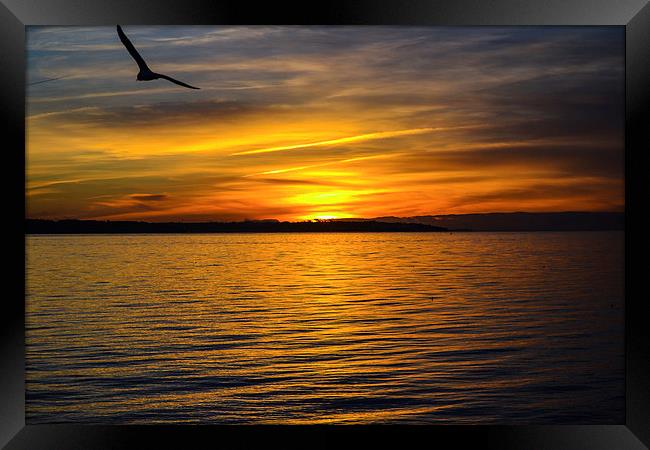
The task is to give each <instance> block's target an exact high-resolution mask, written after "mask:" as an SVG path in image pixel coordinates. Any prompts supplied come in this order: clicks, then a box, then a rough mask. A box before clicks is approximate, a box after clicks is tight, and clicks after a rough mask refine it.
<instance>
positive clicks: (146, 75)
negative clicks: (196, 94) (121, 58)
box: [117, 25, 201, 89]
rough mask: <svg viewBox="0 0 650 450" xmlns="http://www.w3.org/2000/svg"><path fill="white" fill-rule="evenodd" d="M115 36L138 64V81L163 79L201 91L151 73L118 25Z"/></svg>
mask: <svg viewBox="0 0 650 450" xmlns="http://www.w3.org/2000/svg"><path fill="white" fill-rule="evenodd" d="M117 35H118V36H119V37H120V41H122V44H124V46H125V47H126V49H127V50H128V51H129V53H130V54H131V56H132V57H133V59H135V62H136V63H138V67H139V68H140V71H139V72H138V77H137V80H138V81H151V80H157V79H159V78H163V79H165V80H167V81H171V82H172V83H176V84H178V85H179V86H183V87H186V88H190V89H201V88H197V87H194V86H190V85H189V84H186V83H183V82H182V81H178V80H175V79H173V78H172V77H169V76H167V75H163V74H162V73H156V72H153V71H152V70H151V69H150V68H149V66H147V63H146V62H144V59H142V56H140V53H138V51H137V50H136V49H135V47H134V46H133V44H132V43H131V41H129V38H128V37H126V34H124V31H122V27H121V26H119V25H118V26H117Z"/></svg>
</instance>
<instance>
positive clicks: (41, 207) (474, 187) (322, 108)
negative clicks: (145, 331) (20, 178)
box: [26, 26, 624, 222]
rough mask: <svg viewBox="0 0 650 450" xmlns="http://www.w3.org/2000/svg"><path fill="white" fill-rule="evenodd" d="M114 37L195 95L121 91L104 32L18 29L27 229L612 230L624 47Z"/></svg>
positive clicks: (346, 36)
mask: <svg viewBox="0 0 650 450" xmlns="http://www.w3.org/2000/svg"><path fill="white" fill-rule="evenodd" d="M124 29H125V32H126V33H127V35H128V36H129V37H130V38H131V39H132V40H133V42H134V44H135V46H136V47H137V48H138V49H139V50H140V51H141V52H142V54H143V56H144V57H145V58H146V59H147V61H148V63H149V64H150V65H151V67H152V68H153V70H161V71H163V72H164V73H169V74H171V75H173V76H177V77H179V78H180V79H182V80H184V81H186V82H188V83H191V84H194V85H197V86H199V87H201V90H196V91H193V90H189V89H184V88H183V87H179V86H176V85H173V84H170V83H168V82H166V81H164V80H162V81H161V80H158V81H152V82H138V81H136V80H135V74H136V73H137V67H136V65H135V63H134V61H133V60H132V59H131V58H130V55H129V54H128V53H127V51H126V50H125V48H124V47H123V46H122V44H121V43H120V42H119V39H118V38H117V35H116V33H115V29H114V27H30V28H29V29H28V33H27V47H28V73H27V77H28V84H30V85H29V86H28V91H27V118H26V128H27V153H26V160H27V161H26V167H27V173H26V174H27V183H26V203H27V217H29V218H34V219H64V218H67V219H70V218H74V219H95V220H139V221H150V222H163V221H181V222H191V221H241V220H261V219H277V220H282V221H301V220H313V219H341V218H372V217H381V216H397V217H411V216H422V215H446V214H470V213H491V212H515V211H528V212H557V211H592V212H595V211H623V210H624V196H623V193H624V177H623V132H624V129H623V122H622V119H623V116H622V114H621V112H622V108H623V106H622V105H623V104H622V92H623V91H622V89H623V87H624V84H623V59H622V53H621V52H620V50H621V48H622V46H623V39H622V38H623V34H622V31H620V30H617V29H612V28H607V27H601V28H599V27H595V28H592V29H580V28H577V27H560V28H553V27H550V28H543V29H527V28H516V27H511V28H507V27H505V28H496V29H490V28H482V27H470V28H462V27H459V28H427V27H398V26H397V27H396V26H387V27H372V28H362V27H318V26H313V27H291V26H288V27H282V26H278V27H260V26H252V27H221V26H192V27H180V26H173V27H153V26H142V27H141V26H125V27H124ZM42 80H46V81H47V80H52V81H47V82H42ZM39 83H40V84H39Z"/></svg>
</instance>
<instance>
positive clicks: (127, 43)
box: [117, 25, 151, 71]
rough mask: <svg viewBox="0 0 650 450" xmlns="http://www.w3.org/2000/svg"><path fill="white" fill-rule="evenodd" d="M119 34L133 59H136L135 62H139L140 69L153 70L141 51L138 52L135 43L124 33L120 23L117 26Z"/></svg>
mask: <svg viewBox="0 0 650 450" xmlns="http://www.w3.org/2000/svg"><path fill="white" fill-rule="evenodd" d="M117 35H118V36H119V37H120V41H122V44H124V46H125V47H126V49H127V50H128V51H129V53H130V54H131V56H132V57H133V59H135V62H136V63H138V67H139V68H140V70H148V71H151V69H149V67H148V66H147V63H146V62H144V59H142V56H140V53H138V51H137V50H136V49H135V47H134V46H133V44H131V41H129V38H128V37H126V34H124V31H122V27H121V26H119V25H118V26H117Z"/></svg>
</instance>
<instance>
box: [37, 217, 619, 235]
mask: <svg viewBox="0 0 650 450" xmlns="http://www.w3.org/2000/svg"><path fill="white" fill-rule="evenodd" d="M624 218H625V216H624V213H618V212H616V213H613V212H595V213H591V212H558V213H524V212H522V213H519V212H517V213H487V214H458V215H441V216H415V217H377V218H372V219H332V220H316V221H304V222H281V221H279V220H275V219H268V220H247V221H240V222H139V221H100V220H79V219H66V220H45V219H26V221H25V222H26V230H25V234H198V233H360V232H362V233H382V232H384V233H385V232H409V233H412V232H482V231H483V232H499V231H505V232H531V231H614V230H624V229H625V226H624Z"/></svg>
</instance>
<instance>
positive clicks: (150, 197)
mask: <svg viewBox="0 0 650 450" xmlns="http://www.w3.org/2000/svg"><path fill="white" fill-rule="evenodd" d="M129 198H132V199H133V200H138V201H143V202H160V201H162V200H167V199H169V195H166V194H131V195H129Z"/></svg>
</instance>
